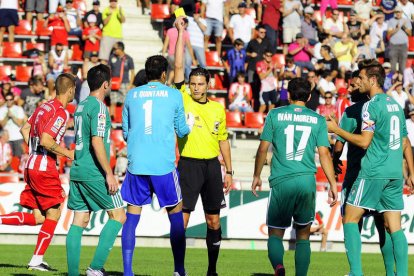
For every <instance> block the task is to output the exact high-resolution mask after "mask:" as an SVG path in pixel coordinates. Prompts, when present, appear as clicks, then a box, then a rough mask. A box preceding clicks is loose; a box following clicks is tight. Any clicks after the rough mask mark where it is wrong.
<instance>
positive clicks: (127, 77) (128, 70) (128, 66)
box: [109, 41, 135, 116]
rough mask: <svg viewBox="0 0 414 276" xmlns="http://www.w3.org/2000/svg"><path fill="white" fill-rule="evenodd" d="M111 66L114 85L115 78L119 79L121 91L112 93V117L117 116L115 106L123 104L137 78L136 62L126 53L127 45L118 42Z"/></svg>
mask: <svg viewBox="0 0 414 276" xmlns="http://www.w3.org/2000/svg"><path fill="white" fill-rule="evenodd" d="M109 61H110V62H109V66H110V68H111V73H112V83H114V78H117V79H118V81H117V82H118V83H120V85H119V89H118V90H113V91H111V94H110V98H111V106H110V108H109V111H110V114H111V116H114V115H115V106H116V105H117V104H121V105H122V104H123V103H124V100H125V96H126V93H127V92H128V90H130V89H132V88H133V87H134V86H133V81H134V77H135V72H134V60H133V59H132V58H131V57H130V56H129V55H127V54H126V53H125V45H124V43H122V42H121V41H118V42H116V43H115V45H114V52H113V54H112V55H111V56H110V58H109Z"/></svg>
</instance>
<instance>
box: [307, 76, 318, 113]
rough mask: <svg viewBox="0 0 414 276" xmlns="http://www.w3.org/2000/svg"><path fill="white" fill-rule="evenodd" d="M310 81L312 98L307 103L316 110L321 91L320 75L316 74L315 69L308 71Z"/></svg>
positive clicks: (308, 106)
mask: <svg viewBox="0 0 414 276" xmlns="http://www.w3.org/2000/svg"><path fill="white" fill-rule="evenodd" d="M307 78H308V82H310V84H311V98H310V99H309V101H308V102H307V103H306V107H307V108H310V109H312V110H313V111H316V108H317V107H318V106H319V97H320V92H319V89H318V77H317V76H316V72H315V71H309V72H308V76H307Z"/></svg>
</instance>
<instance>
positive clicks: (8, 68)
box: [0, 65, 12, 79]
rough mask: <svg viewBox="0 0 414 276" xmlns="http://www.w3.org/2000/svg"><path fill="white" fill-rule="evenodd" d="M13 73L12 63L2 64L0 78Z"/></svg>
mask: <svg viewBox="0 0 414 276" xmlns="http://www.w3.org/2000/svg"><path fill="white" fill-rule="evenodd" d="M11 73H12V67H11V65H0V79H2V78H4V77H7V76H9V75H10V74H11Z"/></svg>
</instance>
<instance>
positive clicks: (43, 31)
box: [36, 20, 52, 36]
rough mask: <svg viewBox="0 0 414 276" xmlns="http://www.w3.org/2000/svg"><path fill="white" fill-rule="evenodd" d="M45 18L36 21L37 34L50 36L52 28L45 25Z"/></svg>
mask: <svg viewBox="0 0 414 276" xmlns="http://www.w3.org/2000/svg"><path fill="white" fill-rule="evenodd" d="M45 22H46V21H45V20H39V21H36V35H38V36H50V35H51V34H52V30H51V29H50V28H49V27H47V26H46V27H45Z"/></svg>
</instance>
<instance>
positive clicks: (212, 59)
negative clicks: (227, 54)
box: [206, 51, 223, 67]
mask: <svg viewBox="0 0 414 276" xmlns="http://www.w3.org/2000/svg"><path fill="white" fill-rule="evenodd" d="M206 64H207V66H212V67H223V65H222V64H221V62H220V57H219V55H218V53H217V51H208V52H207V51H206Z"/></svg>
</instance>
